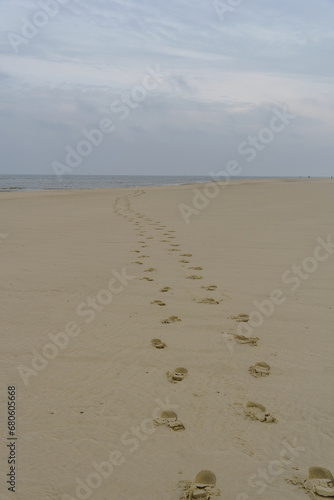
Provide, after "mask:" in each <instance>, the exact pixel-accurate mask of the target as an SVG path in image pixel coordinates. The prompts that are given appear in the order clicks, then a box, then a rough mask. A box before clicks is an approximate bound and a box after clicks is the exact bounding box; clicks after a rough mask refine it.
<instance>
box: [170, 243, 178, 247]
mask: <svg viewBox="0 0 334 500" xmlns="http://www.w3.org/2000/svg"><path fill="white" fill-rule="evenodd" d="M170 246H171V247H179V246H180V245H179V244H178V243H171V244H170Z"/></svg>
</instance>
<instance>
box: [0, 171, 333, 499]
mask: <svg viewBox="0 0 334 500" xmlns="http://www.w3.org/2000/svg"><path fill="white" fill-rule="evenodd" d="M210 188H211V191H210V190H209V189H208V186H205V185H202V186H194V185H193V186H191V185H187V186H178V187H163V188H147V189H146V188H145V189H116V190H100V191H97V190H92V191H59V192H37V193H34V192H22V193H0V206H1V210H0V232H1V233H2V237H1V240H0V241H1V244H0V253H1V295H2V328H1V362H0V370H1V375H0V376H1V382H2V383H1V413H0V415H1V420H0V428H1V432H2V436H3V440H2V446H1V472H2V481H1V492H0V498H1V499H4V500H10V499H13V498H14V499H19V500H73V499H80V500H81V499H88V498H91V499H94V500H130V499H131V500H178V499H179V498H180V497H181V495H182V494H183V489H182V485H183V487H184V488H186V487H187V486H188V485H189V484H190V483H186V481H188V482H191V481H193V480H194V478H195V476H196V474H197V473H198V472H199V471H200V470H202V469H204V470H210V471H212V472H214V474H215V476H216V478H217V484H216V487H217V488H218V489H219V490H220V494H221V498H222V499H229V500H250V499H263V500H267V499H271V500H282V499H283V498H284V499H289V500H298V499H303V498H307V493H306V492H305V490H304V489H303V488H302V487H301V486H300V481H301V480H302V479H304V478H306V476H307V472H308V468H309V467H311V466H320V467H325V468H327V469H329V470H331V471H332V472H333V471H334V419H333V417H334V403H333V401H334V400H333V376H334V348H333V332H334V320H333V309H334V304H333V297H334V290H333V283H334V247H333V245H332V244H331V243H330V241H331V238H332V240H333V242H334V234H333V233H334V230H333V227H334V226H333V213H334V181H331V180H325V179H323V180H320V179H319V180H300V181H282V180H276V181H274V180H273V181H266V180H264V181H247V182H246V181H241V180H240V181H236V182H233V183H230V184H229V185H227V186H226V187H225V188H223V187H221V186H220V187H219V193H217V192H215V191H213V189H212V186H210ZM205 189H206V192H207V193H209V194H210V196H211V199H208V198H207V196H206V197H205V198H203V196H201V197H199V194H198V193H199V192H200V193H203V192H204V190H205ZM196 190H199V191H196ZM194 197H195V208H194V207H193V199H194ZM180 204H183V205H180ZM205 205H207V206H205ZM180 206H181V210H183V211H185V210H188V211H189V207H190V209H191V211H192V213H191V215H190V219H189V223H188V224H187V223H186V222H185V220H184V218H183V217H182V214H181V211H180ZM186 206H187V207H186ZM196 207H197V208H196ZM188 214H189V212H188ZM4 235H5V236H4ZM294 266H301V267H299V268H298V267H294ZM297 273H299V275H300V277H298V274H297ZM108 287H109V289H108ZM254 301H258V302H257V306H256V305H255V304H254ZM263 301H265V302H264V303H263ZM273 302H275V304H274V303H273ZM261 304H262V305H261ZM263 307H265V309H263ZM259 309H262V312H259ZM256 311H257V312H256ZM240 314H241V315H248V316H249V318H247V316H239V315H240ZM247 320H248V321H247ZM256 324H257V325H259V326H256ZM251 325H253V326H251ZM234 334H235V335H243V336H244V337H247V338H248V337H252V338H255V337H258V341H257V342H255V343H254V342H250V343H248V342H247V341H245V342H240V343H239V342H237V340H236V339H237V338H234V337H233V335H234ZM247 338H246V340H247ZM152 339H160V340H161V341H162V342H163V343H165V344H166V347H164V348H160V349H158V348H155V347H154V346H153V345H152V344H151V340H152ZM239 340H240V339H239ZM261 362H262V363H267V364H268V365H269V366H270V371H269V375H266V374H264V375H263V376H252V373H251V372H250V371H249V369H250V367H251V366H254V365H256V363H261ZM180 367H184V368H187V370H188V373H187V374H186V375H185V377H184V378H183V380H180V381H177V382H176V383H171V381H172V382H173V380H171V379H169V378H168V377H167V372H170V373H171V374H173V372H174V370H175V369H176V368H180ZM253 375H254V373H253ZM260 375H261V374H260ZM174 382H175V381H174ZM8 386H15V387H16V408H17V433H16V437H17V441H16V443H17V445H16V460H17V462H16V470H15V473H16V493H12V492H10V491H8V490H7V487H8V484H6V482H5V481H6V480H5V479H4V476H5V474H7V473H8V471H9V465H8V463H7V457H8V450H9V448H8V447H7V446H6V443H7V442H9V441H7V437H8V430H7V387H8ZM248 402H255V403H257V404H259V405H262V406H263V407H265V410H266V411H267V412H268V413H269V414H270V415H271V416H272V417H273V418H274V419H276V422H274V423H269V422H266V421H260V420H257V419H256V418H249V416H248V417H247V416H246V412H245V408H246V405H247V403H248ZM259 408H260V410H259V411H261V407H259ZM248 409H249V408H248ZM164 410H171V411H173V412H175V413H176V414H177V418H178V419H179V420H180V421H181V422H182V424H183V425H184V427H185V430H182V429H181V430H180V431H178V432H175V431H173V429H172V428H170V427H168V426H167V425H159V426H154V424H153V420H154V419H157V418H160V416H161V412H162V411H164ZM180 482H181V485H180V484H179V483H180ZM182 482H183V483H182ZM184 496H185V495H184ZM212 498H213V497H212Z"/></svg>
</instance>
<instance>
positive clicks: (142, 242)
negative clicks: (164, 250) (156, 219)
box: [137, 241, 145, 244]
mask: <svg viewBox="0 0 334 500" xmlns="http://www.w3.org/2000/svg"><path fill="white" fill-rule="evenodd" d="M137 243H141V244H144V243H145V241H137Z"/></svg>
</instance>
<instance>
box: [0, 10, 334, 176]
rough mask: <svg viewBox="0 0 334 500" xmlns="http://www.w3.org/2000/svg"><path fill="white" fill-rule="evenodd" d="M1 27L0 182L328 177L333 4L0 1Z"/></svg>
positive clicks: (332, 146) (333, 124) (333, 101)
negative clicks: (59, 177) (233, 165)
mask: <svg viewBox="0 0 334 500" xmlns="http://www.w3.org/2000/svg"><path fill="white" fill-rule="evenodd" d="M42 5H44V10H43V9H42V7H41V6H42ZM0 26H1V32H2V36H1V41H0V46H1V56H0V128H1V130H0V132H1V133H0V144H1V164H0V173H2V174H5V173H19V174H54V173H55V172H56V170H55V169H59V168H60V169H64V171H65V173H72V174H80V175H84V174H87V173H91V174H111V175H113V174H114V175H119V174H124V175H126V174H129V175H130V174H135V175H141V174H157V175H160V174H161V175H168V174H170V175H174V174H175V175H209V173H210V172H212V171H215V172H218V171H220V170H224V169H225V168H226V166H227V165H228V164H230V163H229V162H231V161H232V160H234V161H236V162H238V165H240V167H241V169H242V175H247V176H248V175H254V176H256V175H266V176H276V175H282V176H299V175H302V176H303V175H311V176H330V175H334V168H333V157H334V140H333V130H334V98H333V71H334V64H333V62H334V61H333V54H334V51H333V48H334V30H333V27H334V1H333V0H279V1H277V0H243V1H242V0H221V1H219V0H215V1H213V0H168V1H167V0H137V1H132V0H130V1H126V0H1V2H0ZM153 70H154V71H155V72H156V73H154V71H153ZM121 103H122V104H121ZM280 116H283V118H282V117H281V118H280ZM275 117H276V118H275ZM101 124H102V129H103V132H100V133H95V135H94V134H93V135H91V136H90V140H91V142H92V141H95V145H92V144H91V142H88V138H87V137H85V134H84V133H83V131H84V130H85V131H86V135H87V133H88V132H90V131H91V130H92V129H97V128H99V127H100V126H101ZM88 135H89V134H88ZM82 141H86V142H82ZM78 148H79V149H78ZM69 151H76V153H77V154H76V155H73V154H72V155H70V156H69V155H68V152H69Z"/></svg>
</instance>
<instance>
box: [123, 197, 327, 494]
mask: <svg viewBox="0 0 334 500" xmlns="http://www.w3.org/2000/svg"><path fill="white" fill-rule="evenodd" d="M143 194H145V191H144V190H136V191H135V192H134V194H132V195H128V196H123V197H119V198H117V199H116V201H115V206H114V213H115V214H117V215H119V216H121V217H123V218H125V219H127V221H128V222H130V223H132V224H133V226H134V230H135V231H136V232H137V234H138V237H139V240H138V241H137V243H138V245H140V249H138V248H136V249H134V250H132V252H133V253H135V254H137V255H136V258H137V260H135V261H134V262H133V264H137V265H138V266H141V265H143V264H144V262H143V260H144V259H147V258H149V257H150V256H149V255H146V254H145V253H144V252H145V250H144V249H147V248H150V243H152V241H151V240H156V239H158V238H159V239H158V241H159V242H160V243H163V244H167V245H168V246H167V251H168V253H169V254H172V253H175V254H178V255H179V256H180V259H179V263H180V264H181V265H182V267H185V265H186V264H191V260H190V258H191V257H192V254H190V253H180V252H181V248H180V244H178V243H175V242H173V240H175V239H176V237H175V231H174V230H168V229H167V228H166V226H165V225H163V224H161V222H160V221H156V220H153V219H151V218H150V217H147V216H145V215H144V214H141V213H140V212H136V211H135V210H133V209H132V208H131V204H130V200H131V198H136V197H137V196H142V195H143ZM147 226H151V228H152V229H153V230H154V231H159V233H157V235H158V236H157V238H155V237H153V236H149V235H148V231H147V229H148V228H147ZM160 231H163V232H161V233H160ZM188 269H189V270H190V271H202V270H203V268H202V267H201V266H189V267H188ZM154 272H157V269H156V268H154V267H147V268H146V269H145V270H144V273H143V274H145V275H144V276H142V277H141V278H140V279H141V280H145V281H150V282H153V281H154V277H152V276H153V275H152V273H154ZM186 279H189V280H202V279H203V276H201V275H199V274H189V275H188V276H186ZM201 288H202V289H204V290H206V291H208V292H215V291H216V289H217V286H216V285H207V286H201ZM170 290H171V288H170V287H169V286H165V287H163V288H161V289H160V290H159V291H160V293H165V294H168V292H170ZM193 300H196V302H198V303H202V304H212V305H218V304H219V301H218V300H216V299H214V298H211V297H205V298H203V299H193ZM151 304H152V305H155V306H159V307H163V306H166V302H164V301H162V300H153V301H151ZM230 319H234V320H235V321H237V322H245V323H246V322H248V321H249V316H248V315H247V314H239V315H238V316H231V317H230ZM179 321H181V319H180V318H179V317H178V316H169V317H168V318H165V319H162V320H161V323H163V324H170V323H176V322H179ZM224 336H225V338H227V339H231V340H232V339H233V340H234V341H235V342H237V343H238V344H243V345H245V344H247V345H249V346H257V344H258V341H259V338H258V337H246V336H243V335H237V334H229V335H227V336H226V334H224ZM151 345H152V346H153V347H154V348H155V349H165V348H166V347H167V345H166V343H165V342H163V341H161V340H160V339H152V340H151ZM249 372H250V374H251V375H252V376H253V377H255V378H258V377H268V376H269V374H270V365H269V364H268V363H266V362H263V361H262V362H258V363H255V364H254V365H253V366H250V367H249ZM166 376H167V379H168V381H169V382H170V383H173V384H178V383H181V382H182V381H183V380H184V378H185V377H187V376H188V370H187V368H184V367H177V368H175V369H174V370H173V371H172V372H167V373H166ZM244 414H245V417H247V418H250V419H252V420H256V421H259V422H264V423H277V419H276V418H275V417H273V416H272V415H271V414H270V413H269V412H268V411H267V409H266V408H265V407H264V406H263V405H261V404H260V403H257V402H254V401H248V402H247V403H246V405H245V407H244ZM154 423H155V425H157V426H161V425H163V426H167V427H168V428H170V429H172V430H173V431H184V430H185V426H184V425H183V423H182V422H181V421H180V420H179V419H178V416H177V414H176V413H175V412H173V411H171V410H165V411H163V412H161V415H160V418H157V419H155V420H154ZM291 482H292V483H293V484H295V485H297V486H302V487H303V488H304V489H305V490H306V492H307V493H308V494H310V495H311V496H313V498H317V497H318V496H322V497H334V479H333V476H332V474H331V472H330V471H329V470H327V469H325V468H323V467H310V468H309V471H308V477H307V478H306V479H303V480H301V481H299V482H298V481H296V480H294V481H291ZM179 486H180V487H181V489H182V493H181V496H180V500H196V499H201V500H210V498H211V497H213V496H219V495H220V490H219V489H218V488H217V486H216V476H215V474H214V473H213V472H211V471H208V470H202V471H200V472H199V473H198V474H197V475H196V477H195V479H194V480H193V481H180V482H179Z"/></svg>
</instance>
